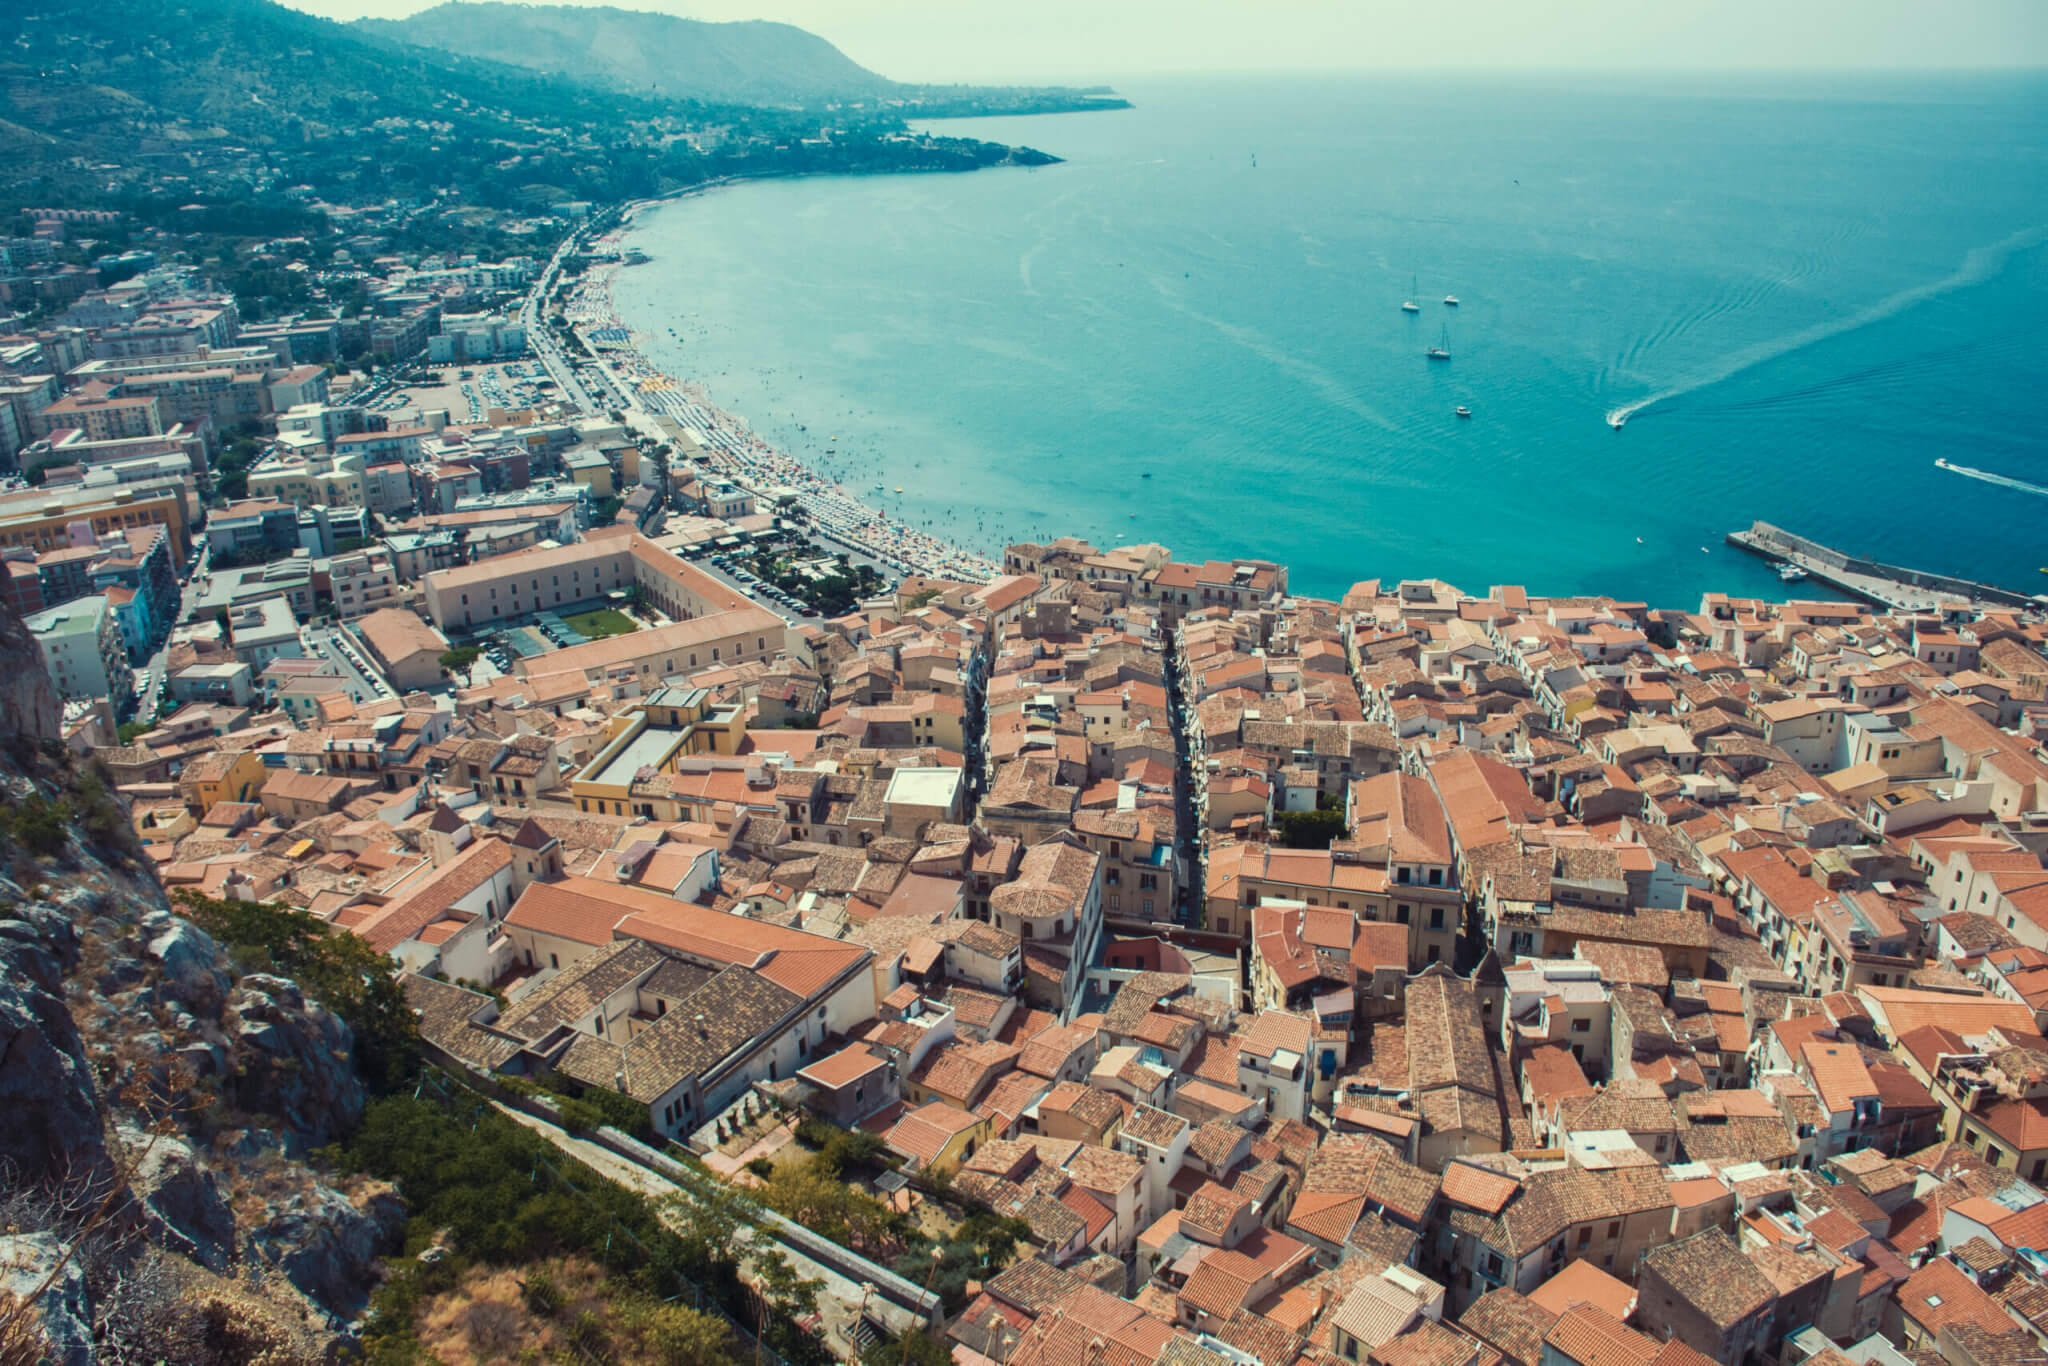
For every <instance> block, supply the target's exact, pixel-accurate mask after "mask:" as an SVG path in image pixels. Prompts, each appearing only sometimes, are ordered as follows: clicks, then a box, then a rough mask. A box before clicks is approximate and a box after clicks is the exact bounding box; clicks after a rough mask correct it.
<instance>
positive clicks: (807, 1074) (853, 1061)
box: [797, 1043, 888, 1091]
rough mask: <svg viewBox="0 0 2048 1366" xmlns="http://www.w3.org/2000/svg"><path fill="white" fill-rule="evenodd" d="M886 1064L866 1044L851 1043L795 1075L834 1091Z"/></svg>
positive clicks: (886, 1064)
mask: <svg viewBox="0 0 2048 1366" xmlns="http://www.w3.org/2000/svg"><path fill="white" fill-rule="evenodd" d="M886 1066H888V1063H887V1062H886V1061H885V1060H883V1059H882V1058H879V1057H877V1056H875V1054H874V1052H873V1050H871V1049H870V1048H869V1047H868V1046H867V1045H866V1044H864V1043H851V1044H848V1045H847V1046H846V1047H844V1048H842V1049H840V1050H839V1051H838V1052H837V1053H834V1054H832V1055H831V1056H830V1057H825V1058H820V1059H818V1060H817V1061H816V1062H814V1063H812V1064H811V1065H810V1066H809V1067H806V1068H804V1069H802V1070H801V1071H799V1072H798V1073H797V1075H798V1076H800V1077H802V1078H803V1079H804V1080H805V1081H808V1082H810V1083H812V1084H813V1085H816V1086H823V1087H826V1088H828V1089H830V1090H835V1091H836V1090H838V1089H839V1088H840V1087H842V1086H850V1085H852V1084H853V1083H854V1082H855V1081H857V1080H859V1079H860V1078H862V1077H864V1076H866V1075H868V1073H870V1072H873V1071H876V1070H877V1069H879V1068H883V1067H886Z"/></svg>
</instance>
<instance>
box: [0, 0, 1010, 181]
mask: <svg viewBox="0 0 2048 1366" xmlns="http://www.w3.org/2000/svg"><path fill="white" fill-rule="evenodd" d="M848 65H849V66H850V65H851V64H850V63H849V64H848ZM853 69H854V70H856V71H857V70H858V68H853ZM1009 159H1011V149H1008V148H1004V147H997V146H993V145H991V144H985V143H971V142H966V141H962V140H957V139H944V140H934V139H912V138H905V137H903V136H901V123H900V121H899V120H897V119H896V118H894V117H893V116H883V115H880V114H875V113H870V114H868V115H866V116H862V117H853V116H821V115H817V114H806V113H802V112H793V111H788V110H765V109H759V108H750V107H745V106H738V105H730V104H718V103H715V102H709V101H702V100H690V99H679V98H674V97H670V96H665V95H638V94H630V93H624V92H621V91H619V90H616V89H606V88H600V87H598V86H593V85H587V84H580V83H577V82H574V81H569V80H563V79H559V78H555V77H550V76H546V75H542V74H539V73H535V72H532V71H528V70H524V69H521V68H517V67H512V66H506V65H503V64H500V63H496V62H491V61H486V60H481V59H478V58H473V57H466V56H463V55H460V54H456V53H449V52H443V51H437V50H431V49H427V48H423V47H416V46H411V45H408V44H404V43H400V42H397V41H394V40H392V39H390V38H388V37H385V36H382V35H379V34H377V33H373V32H369V31H365V30H360V29H356V28H354V27H351V26H347V25H342V24H336V23H333V22H331V21H328V20H324V19H319V18H315V17H314V16H311V15H308V14H303V13H301V12H299V11H297V10H292V9H287V8H285V7H283V6H281V5H277V4H272V3H269V0H204V3H199V2H198V0H185V3H177V2H176V0H174V2H173V3H170V4H161V3H157V0H48V2H47V3H43V4H39V5H37V6H35V7H34V8H33V9H32V10H30V11H28V12H27V13H24V14H22V15H21V16H20V17H19V38H18V41H17V42H16V43H14V44H11V45H10V47H9V51H8V54H7V55H5V56H0V165H5V166H6V168H7V169H6V172H5V173H4V179H0V198H10V199H13V200H14V201H15V202H17V203H19V202H24V201H28V200H44V201H48V200H53V199H54V200H58V201H64V200H68V201H70V202H76V203H93V202H103V201H104V200H105V199H107V198H109V197H114V196H137V195H156V196H175V199H174V200H173V202H179V203H182V202H184V201H185V200H188V199H192V198H201V199H204V198H208V197H212V198H215V199H217V200H220V201H235V200H251V199H258V198H262V197H265V196H274V195H278V194H281V193H282V192H283V191H285V190H287V189H291V188H293V187H301V196H302V197H304V196H305V195H306V193H307V192H310V194H311V195H312V196H316V197H318V198H320V199H324V200H327V201H330V202H338V203H349V204H363V203H374V202H378V201H380V200H387V199H397V200H400V201H413V202H424V203H433V202H436V201H438V202H439V203H440V205H441V206H442V208H443V209H444V210H445V209H448V208H454V207H457V206H461V205H483V206H487V207H491V208H496V209H503V210H533V209H536V208H545V207H547V206H549V205H551V204H553V203H555V202H558V201H562V200H576V201H597V202H603V201H607V200H617V199H623V198H630V197H634V196H640V195H648V194H656V193H661V192H663V191H665V190H670V189H675V188H679V187H682V186H687V185H692V184H697V183H700V182H702V181H704V180H707V179H710V178H713V177H716V176H726V175H764V174H792V173H800V172H815V171H841V172H846V171H877V170H963V169H972V168H973V167H975V166H982V165H990V164H995V163H998V162H1002V161H1006V160H1009ZM1048 159H1049V158H1043V157H1038V158H1036V160H1039V161H1043V160H1048ZM443 216H445V214H444V215H443Z"/></svg>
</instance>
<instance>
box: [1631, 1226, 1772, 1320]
mask: <svg viewBox="0 0 2048 1366" xmlns="http://www.w3.org/2000/svg"><path fill="white" fill-rule="evenodd" d="M1643 1264H1644V1265H1645V1266H1648V1267H1653V1268H1655V1270H1656V1272H1657V1274H1658V1275H1659V1276H1661V1277H1663V1278H1664V1281H1665V1283H1666V1284H1667V1285H1669V1286H1670V1287H1671V1288H1672V1289H1673V1290H1675V1291H1677V1292H1678V1293H1679V1294H1680V1295H1683V1296H1685V1297H1686V1300H1687V1302H1688V1303H1690V1304H1691V1305H1692V1306H1693V1308H1694V1309H1696V1310H1698V1311H1699V1312H1700V1313H1701V1314H1702V1315H1704V1316H1705V1317H1706V1319H1707V1320H1708V1321H1709V1322H1710V1323H1712V1324H1713V1325H1714V1326H1715V1327H1716V1328H1717V1329H1720V1330H1721V1331H1723V1332H1726V1331H1727V1330H1728V1329H1730V1328H1733V1327H1734V1326H1735V1325H1736V1324H1738V1323H1740V1322H1742V1321H1743V1320H1744V1319H1745V1318H1747V1317H1749V1316H1750V1315H1752V1314H1754V1313H1756V1312H1758V1311H1759V1310H1761V1309H1763V1308H1765V1307H1766V1306H1768V1305H1771V1304H1773V1303H1775V1302H1776V1301H1777V1298H1778V1294H1777V1290H1776V1288H1775V1287H1774V1286H1772V1284H1771V1282H1770V1280H1769V1279H1768V1278H1767V1277H1766V1276H1765V1275H1764V1274H1763V1272H1761V1271H1759V1270H1758V1269H1757V1267H1756V1264H1755V1263H1754V1262H1752V1261H1750V1260H1749V1258H1747V1257H1745V1256H1743V1255H1742V1253H1741V1251H1740V1250H1739V1249H1738V1248H1737V1247H1736V1246H1735V1241H1734V1239H1732V1238H1730V1237H1729V1236H1728V1235H1727V1234H1726V1233H1724V1232H1722V1231H1721V1230H1720V1229H1718V1228H1710V1229H1707V1230H1705V1231H1704V1232H1701V1233H1695V1234H1693V1235H1692V1236H1691V1237H1689V1238H1683V1239H1680V1240H1679V1241H1677V1242H1675V1243H1664V1244H1661V1245H1659V1246H1657V1247H1653V1248H1651V1249H1650V1250H1649V1251H1648V1252H1646V1253H1644V1254H1643Z"/></svg>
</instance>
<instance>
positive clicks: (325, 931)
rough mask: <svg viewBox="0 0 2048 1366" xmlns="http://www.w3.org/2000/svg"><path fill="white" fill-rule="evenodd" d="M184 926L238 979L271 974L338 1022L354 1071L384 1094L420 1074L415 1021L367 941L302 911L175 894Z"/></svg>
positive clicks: (392, 972)
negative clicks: (193, 928)
mask: <svg viewBox="0 0 2048 1366" xmlns="http://www.w3.org/2000/svg"><path fill="white" fill-rule="evenodd" d="M178 902H179V910H180V911H181V912H182V913H183V914H184V916H185V918H186V919H188V920H190V921H191V922H192V923H193V924H195V925H197V926H198V927H199V928H200V929H202V930H205V931H206V932H207V933H208V934H210V935H212V936H213V937H214V938H215V939H217V940H219V941H220V942H221V943H222V944H223V945H224V946H225V947H226V949H227V951H228V957H229V958H230V959H231V960H232V961H233V962H234V965H235V967H236V969H237V970H238V971H240V972H243V973H250V972H275V973H278V974H279V975H281V976H285V977H289V978H291V979H292V980H294V981H296V982H297V983H298V984H299V986H300V987H301V988H302V989H304V991H305V993H306V995H308V996H310V997H312V998H313V999H314V1000H316V1001H318V1002H320V1004H321V1005H323V1006H326V1007H327V1008H328V1009H329V1010H331V1011H333V1012H334V1013H335V1014H336V1015H339V1016H340V1017H341V1018H342V1020H343V1021H345V1022H346V1023H347V1024H348V1027H349V1028H350V1030H352V1031H353V1032H354V1034H355V1041H356V1070H357V1071H358V1072H360V1073H361V1074H362V1077H363V1080H364V1081H366V1082H367V1083H369V1085H370V1086H371V1087H372V1089H374V1090H377V1091H380V1092H382V1091H389V1090H393V1089H395V1088H397V1087H398V1086H399V1085H401V1084H402V1083H404V1082H405V1081H407V1080H408V1079H410V1078H411V1077H412V1076H413V1075H414V1074H415V1073H416V1072H417V1071H418V1069H419V1061H420V1034H419V1020H418V1017H416V1016H415V1015H414V1014H413V1013H412V1007H411V1005H409V1004H408V1003H407V1001H406V999H405V991H404V989H403V988H402V987H400V986H399V985H398V976H397V970H396V968H395V966H394V965H393V963H392V961H391V959H390V958H389V957H388V956H387V955H385V954H382V953H379V952H377V950H375V949H373V948H371V947H370V945H369V943H368V941H366V940H364V939H362V938H360V937H359V936H357V935H354V934H351V933H349V932H348V931H347V930H336V929H333V928H332V927H331V926H329V925H328V924H327V923H326V922H325V921H322V920H316V919H314V918H313V917H312V916H310V915H307V914H305V913H304V912H302V911H294V910H287V909H285V908H282V907H278V906H266V905H263V904H262V903H261V902H255V901H223V900H220V899H218V898H215V897H203V896H197V895H194V894H192V893H189V892H187V893H180V894H179V896H178Z"/></svg>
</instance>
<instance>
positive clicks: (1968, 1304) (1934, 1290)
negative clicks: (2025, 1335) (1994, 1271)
mask: <svg viewBox="0 0 2048 1366" xmlns="http://www.w3.org/2000/svg"><path fill="white" fill-rule="evenodd" d="M1899 1312H1900V1313H1902V1314H1904V1315H1906V1316H1907V1317H1908V1318H1911V1319H1913V1320H1914V1321H1915V1322H1917V1323H1918V1324H1920V1326H1921V1327H1923V1328H1925V1329H1926V1330H1927V1331H1928V1332H1929V1333H1930V1334H1933V1333H1937V1332H1939V1331H1940V1330H1941V1329H1943V1328H1944V1327H1947V1326H1948V1325H1950V1324H1958V1323H1974V1324H1976V1325H1977V1326H1978V1327H1980V1328H1982V1329H1984V1330H1985V1331H1986V1332H1991V1333H2010V1332H2015V1331H2017V1330H2018V1329H2019V1325H2018V1324H2016V1323H2014V1322H2013V1321H2012V1318H2011V1317H2010V1316H2009V1315H2008V1314H2007V1313H2006V1312H2005V1311H2004V1310H2003V1309H2001V1308H1999V1306H1998V1301H1996V1300H1994V1299H1992V1298H1991V1296H1990V1295H1988V1294H1986V1293H1985V1292H1984V1291H1983V1289H1982V1288H1980V1287H1979V1286H1978V1285H1977V1283H1976V1282H1975V1281H1973V1280H1971V1279H1970V1278H1969V1277H1968V1276H1965V1275H1964V1274H1963V1273H1962V1271H1961V1270H1960V1269H1958V1268H1957V1266H1956V1264H1955V1263H1954V1262H1951V1261H1948V1260H1947V1259H1945V1258H1942V1257H1936V1258H1935V1259H1934V1260H1933V1261H1931V1262H1929V1263H1927V1265H1925V1266H1923V1267H1921V1268H1920V1269H1919V1270H1918V1271H1916V1272H1914V1273H1913V1275H1912V1276H1911V1277H1910V1278H1909V1279H1908V1280H1907V1281H1906V1283H1905V1284H1904V1285H1902V1286H1900V1287H1899Z"/></svg>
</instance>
